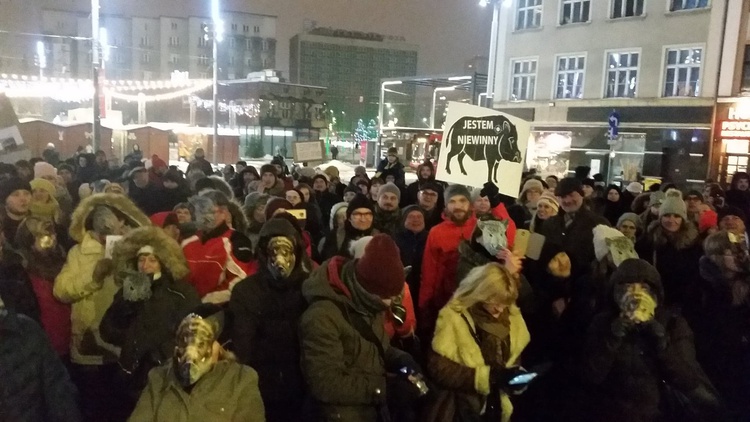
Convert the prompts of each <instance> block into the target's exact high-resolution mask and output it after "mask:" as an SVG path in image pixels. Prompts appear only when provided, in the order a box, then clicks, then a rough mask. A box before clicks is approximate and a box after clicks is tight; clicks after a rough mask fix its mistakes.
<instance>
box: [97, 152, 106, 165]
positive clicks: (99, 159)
mask: <svg viewBox="0 0 750 422" xmlns="http://www.w3.org/2000/svg"><path fill="white" fill-rule="evenodd" d="M106 162H107V157H106V156H104V154H96V164H99V165H100V166H101V165H104V163H106Z"/></svg>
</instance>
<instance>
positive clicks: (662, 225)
mask: <svg viewBox="0 0 750 422" xmlns="http://www.w3.org/2000/svg"><path fill="white" fill-rule="evenodd" d="M635 250H636V251H637V252H638V256H640V257H641V258H643V259H645V260H646V261H648V262H649V263H650V264H651V265H653V266H654V267H655V268H656V269H657V270H658V271H659V274H660V275H661V281H662V284H663V286H664V301H663V303H664V305H666V306H683V305H685V304H686V303H687V302H692V299H693V297H692V296H693V295H695V294H696V293H697V292H696V290H695V289H696V288H697V286H698V282H699V272H698V260H699V259H700V257H701V256H702V255H703V250H702V248H701V244H700V242H699V240H698V229H697V227H696V226H695V224H693V223H691V222H690V221H689V220H688V216H687V207H686V206H685V202H684V201H683V200H682V193H681V192H680V191H678V190H676V189H670V190H668V191H667V193H666V198H665V199H664V202H662V204H661V206H660V207H659V220H658V221H657V222H654V223H651V225H650V226H649V227H648V228H647V229H646V233H645V234H644V235H643V237H642V238H641V239H640V240H639V241H638V243H636V245H635ZM683 314H684V315H685V316H686V317H688V318H689V319H690V316H691V315H690V314H689V310H688V309H685V310H683Z"/></svg>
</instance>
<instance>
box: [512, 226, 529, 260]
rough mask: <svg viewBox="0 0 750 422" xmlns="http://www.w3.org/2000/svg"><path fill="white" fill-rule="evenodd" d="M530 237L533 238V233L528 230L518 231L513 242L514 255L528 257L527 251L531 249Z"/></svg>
mask: <svg viewBox="0 0 750 422" xmlns="http://www.w3.org/2000/svg"><path fill="white" fill-rule="evenodd" d="M529 236H531V232H530V231H528V230H524V229H520V230H516V238H515V240H513V255H516V256H524V255H526V249H527V248H528V247H529Z"/></svg>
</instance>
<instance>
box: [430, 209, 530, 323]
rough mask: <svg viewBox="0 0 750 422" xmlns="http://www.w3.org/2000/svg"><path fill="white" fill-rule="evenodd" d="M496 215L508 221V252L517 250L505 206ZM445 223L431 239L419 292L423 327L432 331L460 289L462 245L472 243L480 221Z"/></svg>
mask: <svg viewBox="0 0 750 422" xmlns="http://www.w3.org/2000/svg"><path fill="white" fill-rule="evenodd" d="M492 215H494V216H495V217H496V218H498V219H502V220H507V221H508V228H507V229H506V231H505V235H506V237H507V239H508V248H511V247H513V240H514V239H515V237H516V224H515V223H514V222H513V220H511V218H510V216H509V215H508V211H507V210H506V209H505V205H503V204H500V205H498V206H497V207H495V208H493V209H492ZM444 220H445V221H443V222H442V223H440V224H438V225H437V226H435V227H433V228H432V229H431V230H430V234H429V235H428V236H427V244H426V245H425V249H424V258H423V260H422V282H421V284H420V288H419V311H420V323H419V324H420V327H422V328H424V329H425V330H427V331H428V334H432V333H431V332H429V330H431V329H432V327H434V324H435V321H436V320H437V315H438V312H439V311H440V309H442V308H443V306H445V305H446V304H447V303H448V301H449V300H450V298H451V296H453V292H454V291H455V290H456V287H458V281H457V280H456V269H457V268H458V258H459V253H458V245H459V244H460V243H461V241H462V240H464V239H471V234H472V232H473V231H474V228H475V227H476V225H477V218H476V217H475V216H474V215H473V214H472V216H471V217H470V218H469V220H468V221H467V222H466V223H465V224H464V225H463V226H457V225H456V223H454V222H453V221H451V220H449V219H447V218H445V217H444Z"/></svg>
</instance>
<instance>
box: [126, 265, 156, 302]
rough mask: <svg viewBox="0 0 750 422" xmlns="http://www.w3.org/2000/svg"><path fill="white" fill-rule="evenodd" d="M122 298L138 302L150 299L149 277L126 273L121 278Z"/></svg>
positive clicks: (131, 272) (132, 272)
mask: <svg viewBox="0 0 750 422" xmlns="http://www.w3.org/2000/svg"><path fill="white" fill-rule="evenodd" d="M122 298H123V299H125V300H126V301H128V302H140V301H143V300H148V299H150V298H151V277H149V276H148V274H143V273H141V272H135V271H128V272H127V273H126V274H125V276H124V277H123V283H122Z"/></svg>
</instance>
